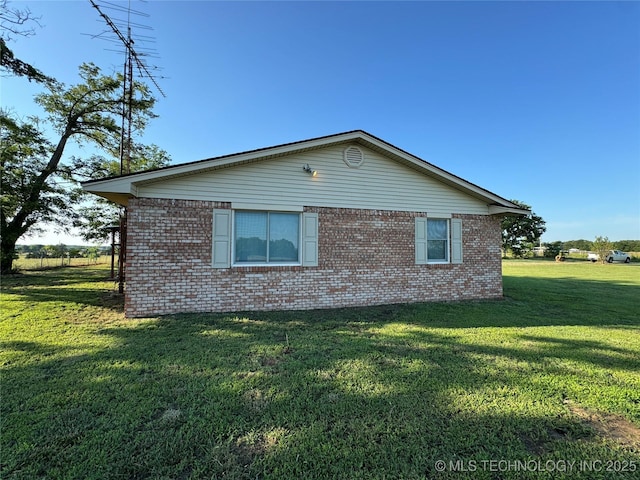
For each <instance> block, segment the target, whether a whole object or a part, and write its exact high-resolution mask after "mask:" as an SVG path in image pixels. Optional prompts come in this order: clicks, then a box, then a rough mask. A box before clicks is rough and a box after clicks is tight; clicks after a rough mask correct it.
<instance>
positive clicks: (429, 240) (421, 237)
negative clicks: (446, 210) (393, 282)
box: [415, 217, 462, 264]
mask: <svg viewBox="0 0 640 480" xmlns="http://www.w3.org/2000/svg"><path fill="white" fill-rule="evenodd" d="M415 226H416V231H415V247H416V258H415V261H416V264H425V263H462V220H461V219H459V218H452V219H447V218H425V217H417V218H416V225H415Z"/></svg>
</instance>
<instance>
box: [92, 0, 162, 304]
mask: <svg viewBox="0 0 640 480" xmlns="http://www.w3.org/2000/svg"><path fill="white" fill-rule="evenodd" d="M89 2H90V3H91V6H92V7H93V8H95V9H96V11H97V12H98V14H99V15H100V16H101V17H102V19H103V20H104V21H105V22H106V24H107V25H108V26H109V27H110V28H111V30H112V31H113V33H114V34H115V35H116V37H117V40H116V41H120V42H121V43H122V45H123V46H124V54H125V60H124V67H123V85H122V125H121V130H120V174H121V175H124V174H128V173H131V145H132V144H131V130H132V123H133V122H132V120H133V118H132V117H133V108H132V105H133V90H134V78H133V66H134V64H135V66H136V67H137V69H138V73H139V74H140V76H141V77H145V78H148V79H150V80H151V82H152V83H153V85H154V86H155V87H156V89H157V90H158V92H160V94H161V95H162V96H163V97H166V95H165V94H164V92H163V91H162V89H161V88H160V86H159V85H158V82H156V80H155V77H154V76H153V75H152V74H151V72H150V71H149V67H147V65H146V64H145V63H144V62H143V61H142V58H141V55H142V54H141V53H138V51H136V49H135V48H134V46H133V45H134V43H135V42H134V41H133V38H132V36H131V13H132V10H131V0H129V3H128V7H126V8H124V7H122V6H119V5H115V4H113V3H108V2H106V1H103V2H102V3H104V4H105V5H107V6H108V7H107V8H113V9H116V10H119V11H120V12H123V11H124V12H126V14H127V20H126V24H125V26H126V35H125V34H123V33H122V32H121V31H120V28H118V26H117V25H116V23H115V22H114V21H113V20H111V18H110V17H109V16H108V15H106V14H105V13H104V12H103V11H102V10H101V9H100V6H99V5H98V4H97V3H96V2H94V0H89ZM133 13H136V14H138V15H142V13H141V12H133ZM138 26H139V27H141V28H144V27H142V26H141V25H138ZM119 230H120V252H119V255H118V291H119V292H120V293H123V292H124V276H125V262H126V237H127V236H126V230H127V211H126V208H125V209H124V213H123V214H122V215H121V217H120V229H119ZM113 248H114V247H113V246H112V249H113Z"/></svg>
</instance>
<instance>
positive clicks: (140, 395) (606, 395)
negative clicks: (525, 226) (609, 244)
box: [0, 261, 640, 479]
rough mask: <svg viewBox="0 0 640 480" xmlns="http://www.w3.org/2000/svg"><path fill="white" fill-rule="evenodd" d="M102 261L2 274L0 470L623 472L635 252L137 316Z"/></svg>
mask: <svg viewBox="0 0 640 480" xmlns="http://www.w3.org/2000/svg"><path fill="white" fill-rule="evenodd" d="M107 276H108V267H107V266H97V267H82V268H72V269H61V270H50V271H45V272H38V273H25V274H22V275H15V276H9V277H6V278H3V280H2V283H3V285H2V297H1V302H2V303H1V307H2V309H1V317H0V338H1V339H2V349H1V350H0V367H1V369H2V370H1V373H2V384H1V387H2V403H1V407H0V408H1V412H0V413H1V416H0V418H1V421H2V444H1V450H0V451H1V452H2V453H1V460H0V462H1V465H0V468H1V470H0V477H1V478H3V479H5V478H6V479H14V478H15V479H27V478H28V479H31V478H54V479H72V478H73V479H75V478H88V479H89V478H95V479H103V478H126V479H144V478H154V479H156V478H157V479H189V478H193V479H200V478H230V479H241V478H242V479H243V478H247V479H248V478H265V479H266V478H269V479H271V478H278V479H279V478H305V479H313V478H318V479H319V478H341V479H342V478H345V479H347V478H349V479H351V478H376V479H393V478H407V479H413V478H415V479H419V478H425V479H427V478H428V479H467V478H474V479H475V478H481V479H482V478H485V479H493V478H501V479H502V478H505V479H509V478H513V479H515V478H518V479H520V478H527V479H528V478H572V479H574V478H587V479H605V478H629V479H631V478H638V475H639V473H638V472H640V354H639V352H640V318H639V317H640V315H639V314H640V308H639V306H638V299H639V298H640V266H637V265H634V264H632V265H615V264H614V265H600V264H595V265H593V264H590V263H587V262H584V263H573V262H567V263H563V264H557V263H555V262H544V261H541V262H536V261H506V262H505V264H504V286H505V299H504V300H502V301H488V302H465V303H456V304H447V303H441V304H422V305H405V306H382V307H374V308H359V309H342V310H324V311H311V312H269V313H241V314H233V315H222V314H209V315H203V314H189V315H175V316H170V317H161V318H149V319H136V320H131V319H124V318H123V315H122V306H121V299H119V298H118V296H117V295H115V294H113V293H112V292H113V291H114V284H113V282H109V281H105V280H104V279H105V278H106V277H107ZM438 461H443V462H444V463H443V464H441V463H438ZM509 462H510V463H509ZM518 462H519V463H518ZM571 462H574V463H573V464H572V463H571ZM443 465H444V468H442V466H443ZM439 470H444V471H442V472H440V471H439Z"/></svg>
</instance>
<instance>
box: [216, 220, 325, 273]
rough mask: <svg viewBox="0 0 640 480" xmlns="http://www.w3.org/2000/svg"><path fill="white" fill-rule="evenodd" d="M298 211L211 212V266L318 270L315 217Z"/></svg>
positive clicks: (316, 222)
mask: <svg viewBox="0 0 640 480" xmlns="http://www.w3.org/2000/svg"><path fill="white" fill-rule="evenodd" d="M300 212H302V207H300V209H299V210H296V213H292V212H277V211H274V212H269V211H252V210H235V211H234V210H229V209H222V208H220V209H218V208H216V209H214V210H213V232H212V239H211V240H212V241H211V247H212V252H211V266H212V267H213V268H231V267H232V266H239V267H241V266H243V265H247V266H248V265H255V264H266V265H268V264H276V265H277V264H280V265H287V264H288V265H302V266H303V267H317V266H318V214H317V213H313V212H305V213H300ZM232 224H233V227H234V228H231V227H232ZM232 263H233V265H232Z"/></svg>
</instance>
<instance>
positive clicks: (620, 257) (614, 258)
mask: <svg viewBox="0 0 640 480" xmlns="http://www.w3.org/2000/svg"><path fill="white" fill-rule="evenodd" d="M587 260H591V261H592V262H597V261H598V260H600V255H598V254H597V253H592V252H589V254H588V255H587ZM605 260H606V261H607V263H613V262H624V263H629V262H631V255H629V254H628V253H626V252H622V251H620V250H609V253H607V256H606V257H605Z"/></svg>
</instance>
